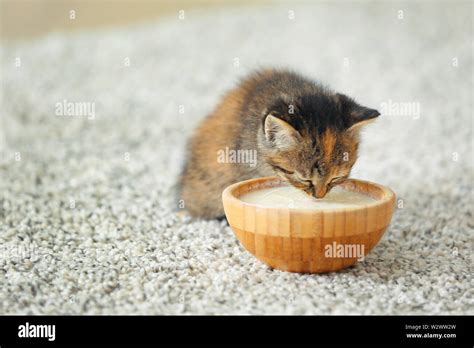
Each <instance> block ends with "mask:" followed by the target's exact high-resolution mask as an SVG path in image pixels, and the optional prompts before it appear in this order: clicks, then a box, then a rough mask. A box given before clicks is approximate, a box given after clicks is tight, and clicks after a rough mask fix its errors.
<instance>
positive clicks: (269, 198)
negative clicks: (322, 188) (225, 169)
mask: <svg viewBox="0 0 474 348" xmlns="http://www.w3.org/2000/svg"><path fill="white" fill-rule="evenodd" d="M240 200H242V201H243V202H246V203H251V204H257V205H261V206H265V207H269V208H294V209H321V210H322V209H338V208H354V207H360V206H364V205H367V204H370V203H373V202H375V199H373V198H372V197H369V196H367V195H364V194H362V193H358V192H354V191H349V190H346V189H343V188H342V187H340V186H336V187H334V188H333V189H332V190H331V191H329V193H328V194H326V196H324V198H319V199H318V198H314V197H312V196H310V195H308V194H307V193H305V192H304V191H302V190H299V189H297V188H295V187H293V186H288V185H285V186H277V187H268V188H263V189H260V190H253V191H250V192H247V193H245V194H243V195H242V196H240Z"/></svg>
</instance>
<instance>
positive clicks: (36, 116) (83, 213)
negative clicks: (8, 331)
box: [0, 3, 474, 314]
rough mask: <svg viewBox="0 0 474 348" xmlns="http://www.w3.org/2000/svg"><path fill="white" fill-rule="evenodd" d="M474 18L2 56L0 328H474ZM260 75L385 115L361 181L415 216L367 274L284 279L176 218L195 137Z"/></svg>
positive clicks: (255, 19)
mask: <svg viewBox="0 0 474 348" xmlns="http://www.w3.org/2000/svg"><path fill="white" fill-rule="evenodd" d="M471 6H472V4H471V3H457V4H449V6H448V5H443V4H442V3H438V4H429V3H424V4H423V5H420V6H418V5H405V4H403V5H401V4H389V3H384V4H378V5H367V4H356V3H344V4H332V5H328V4H315V5H299V6H296V5H291V4H289V5H288V6H285V5H279V6H278V7H275V6H273V7H265V8H253V9H238V10H237V9H235V10H227V11H226V12H213V13H211V14H204V13H198V12H186V13H185V18H184V19H183V20H180V19H179V18H178V16H176V18H170V19H169V20H167V21H165V22H161V23H159V24H156V23H149V24H146V25H140V26H134V27H130V28H123V29H120V30H118V29H113V30H112V29H111V30H104V31H91V32H85V33H78V34H74V35H66V34H53V35H49V36H48V37H45V38H42V39H40V40H37V41H34V42H29V43H22V44H11V43H4V44H3V45H2V47H1V58H2V63H1V73H2V78H1V82H2V98H3V100H2V112H1V115H2V118H1V126H0V127H1V128H0V129H1V130H2V132H1V133H0V134H1V136H0V145H1V156H0V247H1V249H0V251H1V252H0V312H1V313H15V314H17V313H35V314H37V313H42V314H52V313H54V314H57V313H89V314H95V313H103V314H108V313H126V314H128V313H130V314H132V313H141V314H146V313H148V314H158V313H165V314H166V313H201V314H204V313H218V314H222V313H252V314H262V313H288V314H291V313H296V314H299V313H307V314H342V313H354V314H355V313H364V314H393V313H418V314H423V313H426V314H443V313H453V314H454V313H470V314H474V310H473V290H472V289H473V288H474V287H473V285H474V284H473V279H472V273H473V269H472V256H471V254H472V247H473V227H474V221H473V216H472V207H473V204H472V203H473V202H472V183H473V182H474V180H473V179H474V175H473V160H472V155H473V154H472V100H471V97H472V93H473V88H472V87H473V84H472V52H471V46H470V43H471V40H472V32H471V20H472V18H471V13H472V12H471ZM400 10H401V11H402V12H399V11H400ZM290 11H293V12H290ZM289 17H292V18H293V19H290V18H289ZM17 58H19V59H17ZM258 66H280V67H291V68H294V69H296V70H298V71H300V72H302V73H304V74H307V75H309V76H312V77H316V78H319V79H321V80H322V81H323V82H324V83H327V84H329V85H330V86H331V87H333V88H334V89H336V90H338V91H341V92H344V93H347V94H349V95H351V96H354V97H356V98H357V100H359V101H360V102H361V103H362V104H365V105H368V106H371V107H376V108H379V110H381V111H382V114H383V115H382V116H381V117H380V119H379V121H378V122H377V123H376V124H374V125H371V126H369V127H368V128H367V129H366V131H365V132H364V134H363V146H362V149H361V153H360V159H359V161H358V163H357V164H356V167H355V168H354V171H353V176H354V177H357V178H361V179H367V180H372V181H375V182H379V183H382V184H385V185H387V186H389V187H391V188H392V189H393V190H394V191H395V192H396V193H397V194H398V198H399V199H400V201H399V203H398V205H399V208H398V209H397V210H396V212H395V215H394V217H393V220H392V224H391V226H390V228H389V230H388V231H387V232H386V234H385V236H384V238H383V240H382V241H381V242H380V244H379V245H378V246H377V247H376V248H375V249H374V250H373V251H372V252H371V253H370V254H369V255H368V256H367V257H366V259H365V260H364V262H361V263H359V264H357V265H355V266H353V267H351V268H349V269H346V270H344V271H341V272H338V273H331V274H323V275H307V274H291V273H284V272H280V271H276V270H271V269H269V268H267V267H266V266H265V265H263V264H262V263H260V262H259V261H257V260H256V259H255V258H254V257H253V256H251V255H250V254H248V253H247V252H246V251H245V250H244V249H243V248H242V247H241V246H240V245H239V243H238V241H237V240H236V239H235V237H234V234H233V233H232V231H231V230H230V228H229V227H228V226H227V225H226V224H225V222H219V221H199V220H191V219H189V218H182V217H180V216H179V215H177V214H176V213H174V212H173V211H174V209H175V207H176V205H177V204H178V203H177V202H175V201H173V199H172V195H171V188H172V186H173V184H174V182H175V180H176V177H177V174H178V172H179V170H180V166H181V164H182V161H183V153H184V145H185V142H186V139H187V137H188V136H189V135H190V133H191V132H192V130H193V129H194V127H195V126H196V125H197V123H198V122H199V121H200V120H201V119H202V117H204V116H205V114H206V113H207V112H209V111H210V110H211V109H212V108H213V107H214V105H215V103H216V102H217V100H218V98H219V96H220V95H222V93H223V92H224V91H225V90H226V89H227V88H229V87H231V86H232V85H233V84H234V83H235V81H237V79H238V78H239V77H241V76H243V75H244V74H245V73H247V72H248V71H250V70H252V69H254V68H256V67H258ZM64 100H66V102H86V103H95V104H89V106H91V107H92V106H93V107H94V108H95V109H89V111H90V112H91V113H89V114H87V113H86V111H87V109H84V110H80V109H76V110H75V111H72V113H73V114H75V115H74V116H68V110H67V108H66V110H61V105H63V104H64ZM57 103H60V105H59V106H58V105H57ZM75 105H76V106H77V105H78V104H75ZM66 106H67V104H66ZM418 108H419V109H418ZM92 111H94V113H92ZM81 115H82V116H81Z"/></svg>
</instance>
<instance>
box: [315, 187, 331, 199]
mask: <svg viewBox="0 0 474 348" xmlns="http://www.w3.org/2000/svg"><path fill="white" fill-rule="evenodd" d="M326 193H328V189H327V186H325V185H322V186H319V187H317V188H316V190H315V192H314V196H315V197H316V198H323V197H324V196H326Z"/></svg>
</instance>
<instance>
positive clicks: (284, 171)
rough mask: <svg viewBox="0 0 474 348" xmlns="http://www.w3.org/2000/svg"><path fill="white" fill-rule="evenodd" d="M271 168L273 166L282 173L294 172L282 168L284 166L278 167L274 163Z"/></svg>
mask: <svg viewBox="0 0 474 348" xmlns="http://www.w3.org/2000/svg"><path fill="white" fill-rule="evenodd" d="M273 168H275V169H276V170H279V171H280V172H283V173H285V174H289V175H291V174H295V172H292V171H289V170H286V169H284V168H282V167H279V166H275V165H274V166H273Z"/></svg>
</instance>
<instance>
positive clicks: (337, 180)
mask: <svg viewBox="0 0 474 348" xmlns="http://www.w3.org/2000/svg"><path fill="white" fill-rule="evenodd" d="M346 179H347V176H346V175H344V176H338V177H335V178H332V179H331V182H330V184H331V185H335V184H340V183H341V182H343V181H344V180H346Z"/></svg>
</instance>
